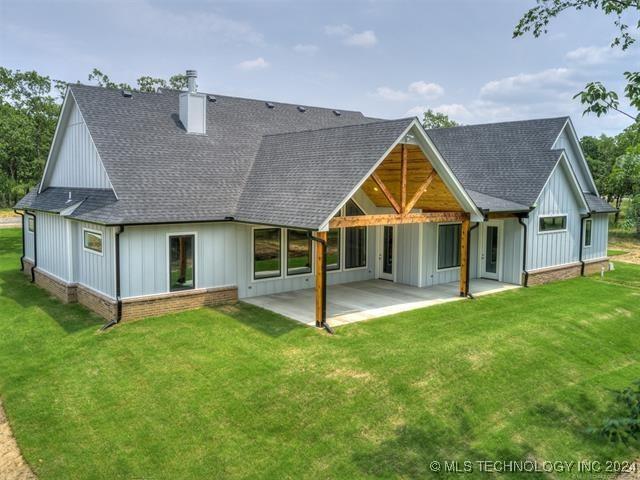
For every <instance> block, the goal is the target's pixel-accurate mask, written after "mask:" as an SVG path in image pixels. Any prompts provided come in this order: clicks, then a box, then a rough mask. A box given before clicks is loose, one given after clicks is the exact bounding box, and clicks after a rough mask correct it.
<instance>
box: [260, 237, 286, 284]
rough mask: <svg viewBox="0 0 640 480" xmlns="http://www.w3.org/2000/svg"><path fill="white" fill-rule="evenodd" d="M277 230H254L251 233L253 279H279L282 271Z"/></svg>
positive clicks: (279, 239)
mask: <svg viewBox="0 0 640 480" xmlns="http://www.w3.org/2000/svg"><path fill="white" fill-rule="evenodd" d="M280 237H281V233H280V229H279V228H256V229H255V230H254V231H253V278H254V279H255V280H260V279H263V278H274V277H279V276H280V274H281V272H282V269H281V265H280V258H281V250H280V248H281V244H282V241H281V238H280Z"/></svg>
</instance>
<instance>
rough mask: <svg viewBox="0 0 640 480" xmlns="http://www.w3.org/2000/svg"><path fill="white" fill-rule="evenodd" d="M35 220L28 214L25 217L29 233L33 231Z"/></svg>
mask: <svg viewBox="0 0 640 480" xmlns="http://www.w3.org/2000/svg"><path fill="white" fill-rule="evenodd" d="M35 229H36V228H35V220H34V218H33V217H32V216H31V215H29V216H28V217H27V230H29V231H30V232H31V233H33V231H34V230H35Z"/></svg>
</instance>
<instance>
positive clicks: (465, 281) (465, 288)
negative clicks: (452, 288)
mask: <svg viewBox="0 0 640 480" xmlns="http://www.w3.org/2000/svg"><path fill="white" fill-rule="evenodd" d="M468 250H469V218H465V219H464V220H463V221H462V225H460V296H461V297H466V296H467V295H468V294H469V269H468V268H467V252H468Z"/></svg>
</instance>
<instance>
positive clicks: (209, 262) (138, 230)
mask: <svg viewBox="0 0 640 480" xmlns="http://www.w3.org/2000/svg"><path fill="white" fill-rule="evenodd" d="M236 228H237V225H236V224H234V223H224V222H220V223H194V224H180V225H153V226H130V227H126V228H125V230H124V232H123V233H122V234H120V288H121V295H122V297H123V298H127V297H138V296H142V295H153V294H159V293H167V292H169V263H168V261H169V252H168V248H169V240H168V237H169V235H173V234H177V235H180V234H195V235H196V245H195V247H196V248H195V270H196V277H195V283H196V285H195V288H211V287H225V286H232V285H236V284H237V264H236V256H237V254H236V251H237V248H238V241H237V236H236ZM244 254H245V255H248V253H244Z"/></svg>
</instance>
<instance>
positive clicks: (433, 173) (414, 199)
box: [404, 170, 436, 213]
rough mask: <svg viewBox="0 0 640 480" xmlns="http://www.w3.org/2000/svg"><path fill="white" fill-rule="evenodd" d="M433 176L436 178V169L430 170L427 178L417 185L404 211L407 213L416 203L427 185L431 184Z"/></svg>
mask: <svg viewBox="0 0 640 480" xmlns="http://www.w3.org/2000/svg"><path fill="white" fill-rule="evenodd" d="M434 178H436V171H435V170H432V171H431V173H430V174H429V176H428V177H427V179H426V180H425V181H424V183H423V184H422V185H420V186H419V187H418V190H416V193H414V194H413V197H411V200H409V203H407V205H406V206H405V210H404V213H409V212H410V211H411V209H412V208H413V207H414V206H415V205H416V203H418V200H420V197H421V196H422V194H424V192H426V191H427V188H429V185H431V182H433V179H434Z"/></svg>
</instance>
